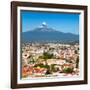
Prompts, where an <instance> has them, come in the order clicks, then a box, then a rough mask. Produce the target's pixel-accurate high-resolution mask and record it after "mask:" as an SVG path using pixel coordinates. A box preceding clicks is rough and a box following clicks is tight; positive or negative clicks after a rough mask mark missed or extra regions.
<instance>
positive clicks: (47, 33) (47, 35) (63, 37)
mask: <svg viewBox="0 0 90 90" xmlns="http://www.w3.org/2000/svg"><path fill="white" fill-rule="evenodd" d="M21 34H22V35H21V36H22V41H23V42H30V41H39V42H41V41H44V42H45V41H59V42H62V43H67V42H71V41H74V42H76V41H79V35H75V34H72V33H64V32H60V31H57V30H55V29H53V28H49V26H48V25H47V23H46V22H42V24H41V25H40V26H39V27H37V28H35V29H33V30H31V31H27V32H22V33H21Z"/></svg>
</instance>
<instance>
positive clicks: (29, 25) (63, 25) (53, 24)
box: [21, 11, 79, 34]
mask: <svg viewBox="0 0 90 90" xmlns="http://www.w3.org/2000/svg"><path fill="white" fill-rule="evenodd" d="M21 16H22V32H26V31H30V30H33V29H35V28H37V27H39V26H40V25H42V23H43V22H46V23H47V25H48V27H50V28H53V29H55V30H58V31H61V32H65V33H67V32H69V33H74V34H78V32H79V14H67V13H55V12H54V13H48V12H38V11H34V12H32V11H21Z"/></svg>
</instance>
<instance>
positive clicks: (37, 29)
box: [31, 22, 56, 32]
mask: <svg viewBox="0 0 90 90" xmlns="http://www.w3.org/2000/svg"><path fill="white" fill-rule="evenodd" d="M31 31H43V32H45V31H48V32H49V31H56V30H54V29H53V28H50V27H49V26H48V25H47V23H46V22H42V24H41V25H40V26H39V27H37V28H35V29H33V30H31Z"/></svg>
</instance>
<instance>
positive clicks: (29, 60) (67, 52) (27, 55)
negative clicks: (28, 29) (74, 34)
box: [22, 43, 79, 76]
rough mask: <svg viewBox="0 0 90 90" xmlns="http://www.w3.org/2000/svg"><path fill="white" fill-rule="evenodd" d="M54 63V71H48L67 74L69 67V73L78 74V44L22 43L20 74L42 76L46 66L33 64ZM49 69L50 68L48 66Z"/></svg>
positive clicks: (49, 64)
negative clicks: (46, 55)
mask: <svg viewBox="0 0 90 90" xmlns="http://www.w3.org/2000/svg"><path fill="white" fill-rule="evenodd" d="M44 53H48V54H50V55H53V57H52V58H43V54H44ZM38 64H41V65H46V64H47V65H48V66H51V65H55V67H54V68H56V69H57V71H56V72H53V73H50V74H51V75H54V74H55V73H57V72H58V73H57V75H60V73H64V74H67V71H70V70H68V69H67V68H69V69H72V70H73V71H72V72H71V74H73V75H79V45H78V44H75V45H70V44H60V43H46V44H45V43H44V44H42V43H25V44H22V76H38V75H39V76H43V75H45V73H46V72H47V71H48V70H47V69H48V68H44V67H40V66H37V67H35V65H38ZM49 69H50V68H49ZM69 74H70V72H69Z"/></svg>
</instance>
